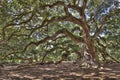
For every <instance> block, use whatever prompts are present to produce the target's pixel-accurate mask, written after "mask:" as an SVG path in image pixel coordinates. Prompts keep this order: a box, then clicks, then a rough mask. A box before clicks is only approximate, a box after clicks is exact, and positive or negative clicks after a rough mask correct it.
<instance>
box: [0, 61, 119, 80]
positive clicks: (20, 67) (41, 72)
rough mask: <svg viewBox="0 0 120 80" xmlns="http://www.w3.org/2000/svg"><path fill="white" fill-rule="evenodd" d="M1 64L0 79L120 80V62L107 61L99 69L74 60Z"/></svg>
mask: <svg viewBox="0 0 120 80" xmlns="http://www.w3.org/2000/svg"><path fill="white" fill-rule="evenodd" d="M0 66H1V67H0V80H120V63H111V64H107V63H106V64H104V65H102V66H101V67H100V68H99V69H97V68H84V67H80V66H78V64H74V63H72V62H64V63H60V64H57V65H56V64H43V65H41V64H39V63H37V64H11V63H9V64H4V65H3V64H2V65H0Z"/></svg>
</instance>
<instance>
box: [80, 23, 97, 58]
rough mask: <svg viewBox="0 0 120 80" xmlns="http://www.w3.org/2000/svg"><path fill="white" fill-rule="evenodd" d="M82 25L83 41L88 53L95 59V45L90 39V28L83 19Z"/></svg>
mask: <svg viewBox="0 0 120 80" xmlns="http://www.w3.org/2000/svg"><path fill="white" fill-rule="evenodd" d="M82 27H83V30H84V34H85V36H84V41H85V44H86V46H87V48H88V53H89V54H91V56H92V58H93V59H96V53H95V46H94V43H93V40H92V39H91V36H90V29H89V26H88V25H87V23H86V21H83V23H82Z"/></svg>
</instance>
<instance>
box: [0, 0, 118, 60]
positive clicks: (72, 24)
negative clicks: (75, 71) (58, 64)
mask: <svg viewBox="0 0 120 80" xmlns="http://www.w3.org/2000/svg"><path fill="white" fill-rule="evenodd" d="M119 16H120V1H119V0H1V1H0V60H7V59H11V57H12V56H13V58H14V59H16V60H19V59H21V60H26V58H27V60H31V59H33V61H34V60H35V61H37V59H34V57H33V55H34V56H38V60H40V59H42V61H44V59H45V57H49V59H51V58H50V57H51V55H52V58H53V57H54V59H55V60H56V58H57V59H58V58H60V57H59V56H60V55H62V54H64V53H67V54H71V53H76V54H77V55H82V54H83V51H84V48H86V50H87V52H88V53H89V54H90V55H91V56H92V59H93V61H98V60H99V59H102V60H106V59H109V58H106V57H110V58H111V59H112V60H115V61H117V62H119V61H118V60H116V59H115V58H114V57H116V56H114V57H113V56H111V54H112V53H113V52H114V51H115V53H116V55H117V56H120V55H119V54H118V51H119V50H120V46H119V45H118V44H120V39H119V34H120V19H119ZM33 50H34V51H33ZM33 52H34V53H35V54H34V53H33ZM50 53H52V54H50ZM109 53H111V54H109ZM47 55H48V56H47ZM112 55H113V54H112ZM41 57H42V58H41ZM118 58H119V57H118Z"/></svg>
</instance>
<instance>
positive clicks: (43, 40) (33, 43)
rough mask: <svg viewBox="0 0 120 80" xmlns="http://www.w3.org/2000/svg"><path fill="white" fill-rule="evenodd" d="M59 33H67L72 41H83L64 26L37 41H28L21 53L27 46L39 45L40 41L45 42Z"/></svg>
mask: <svg viewBox="0 0 120 80" xmlns="http://www.w3.org/2000/svg"><path fill="white" fill-rule="evenodd" d="M59 34H65V35H67V36H68V37H70V38H71V40H72V41H74V42H82V43H83V42H84V40H83V38H81V37H76V36H75V35H73V34H72V33H71V32H69V31H68V30H67V29H65V28H64V29H62V30H59V31H57V32H56V33H54V34H53V35H52V36H47V37H45V38H44V39H42V40H40V41H37V42H30V43H28V44H27V45H26V46H25V48H24V50H23V51H22V53H24V52H25V51H26V50H27V48H28V47H29V46H31V45H36V46H38V45H40V44H42V43H45V42H46V41H48V40H51V39H53V38H55V37H57V36H58V35H59Z"/></svg>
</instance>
